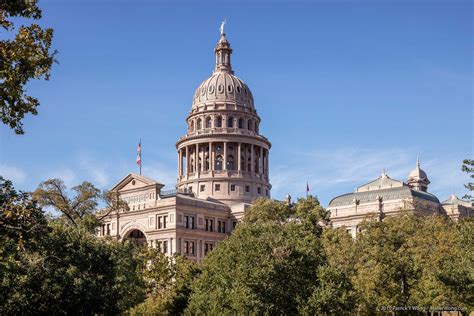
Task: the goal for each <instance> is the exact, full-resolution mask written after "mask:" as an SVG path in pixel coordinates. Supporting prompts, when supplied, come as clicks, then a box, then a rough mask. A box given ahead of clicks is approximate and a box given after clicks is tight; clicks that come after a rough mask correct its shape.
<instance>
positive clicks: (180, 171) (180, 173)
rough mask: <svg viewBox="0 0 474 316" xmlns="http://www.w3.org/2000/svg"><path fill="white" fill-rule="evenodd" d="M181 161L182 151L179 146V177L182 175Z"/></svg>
mask: <svg viewBox="0 0 474 316" xmlns="http://www.w3.org/2000/svg"><path fill="white" fill-rule="evenodd" d="M182 163H183V156H182V151H181V148H180V149H178V177H180V178H181V176H182V175H183V168H182Z"/></svg>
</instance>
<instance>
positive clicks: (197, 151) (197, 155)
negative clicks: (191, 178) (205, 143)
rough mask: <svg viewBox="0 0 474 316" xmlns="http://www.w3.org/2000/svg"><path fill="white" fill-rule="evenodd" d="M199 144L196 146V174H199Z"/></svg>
mask: <svg viewBox="0 0 474 316" xmlns="http://www.w3.org/2000/svg"><path fill="white" fill-rule="evenodd" d="M198 167H199V144H196V152H195V153H194V172H196V173H198V171H199V169H198Z"/></svg>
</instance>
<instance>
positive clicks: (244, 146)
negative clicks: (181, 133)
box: [178, 141, 269, 181]
mask: <svg viewBox="0 0 474 316" xmlns="http://www.w3.org/2000/svg"><path fill="white" fill-rule="evenodd" d="M268 158H269V151H268V148H264V147H263V146H258V145H254V144H251V143H244V142H232V141H209V142H199V143H196V144H190V145H184V146H183V147H181V148H180V149H179V150H178V178H179V179H178V180H179V181H182V180H187V179H191V178H195V177H199V176H206V175H209V176H212V177H214V176H216V175H218V174H225V175H226V176H229V175H230V176H231V175H233V174H235V175H240V176H243V177H249V178H253V177H255V178H260V179H262V180H264V181H268V172H269V170H268V161H269V159H268Z"/></svg>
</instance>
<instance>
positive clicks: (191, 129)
mask: <svg viewBox="0 0 474 316" xmlns="http://www.w3.org/2000/svg"><path fill="white" fill-rule="evenodd" d="M189 131H191V132H194V121H191V125H190V126H189Z"/></svg>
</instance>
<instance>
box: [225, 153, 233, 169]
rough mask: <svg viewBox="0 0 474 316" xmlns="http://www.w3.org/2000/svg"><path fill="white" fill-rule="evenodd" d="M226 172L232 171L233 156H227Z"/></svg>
mask: <svg viewBox="0 0 474 316" xmlns="http://www.w3.org/2000/svg"><path fill="white" fill-rule="evenodd" d="M226 170H234V156H232V155H229V156H227V168H226Z"/></svg>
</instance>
